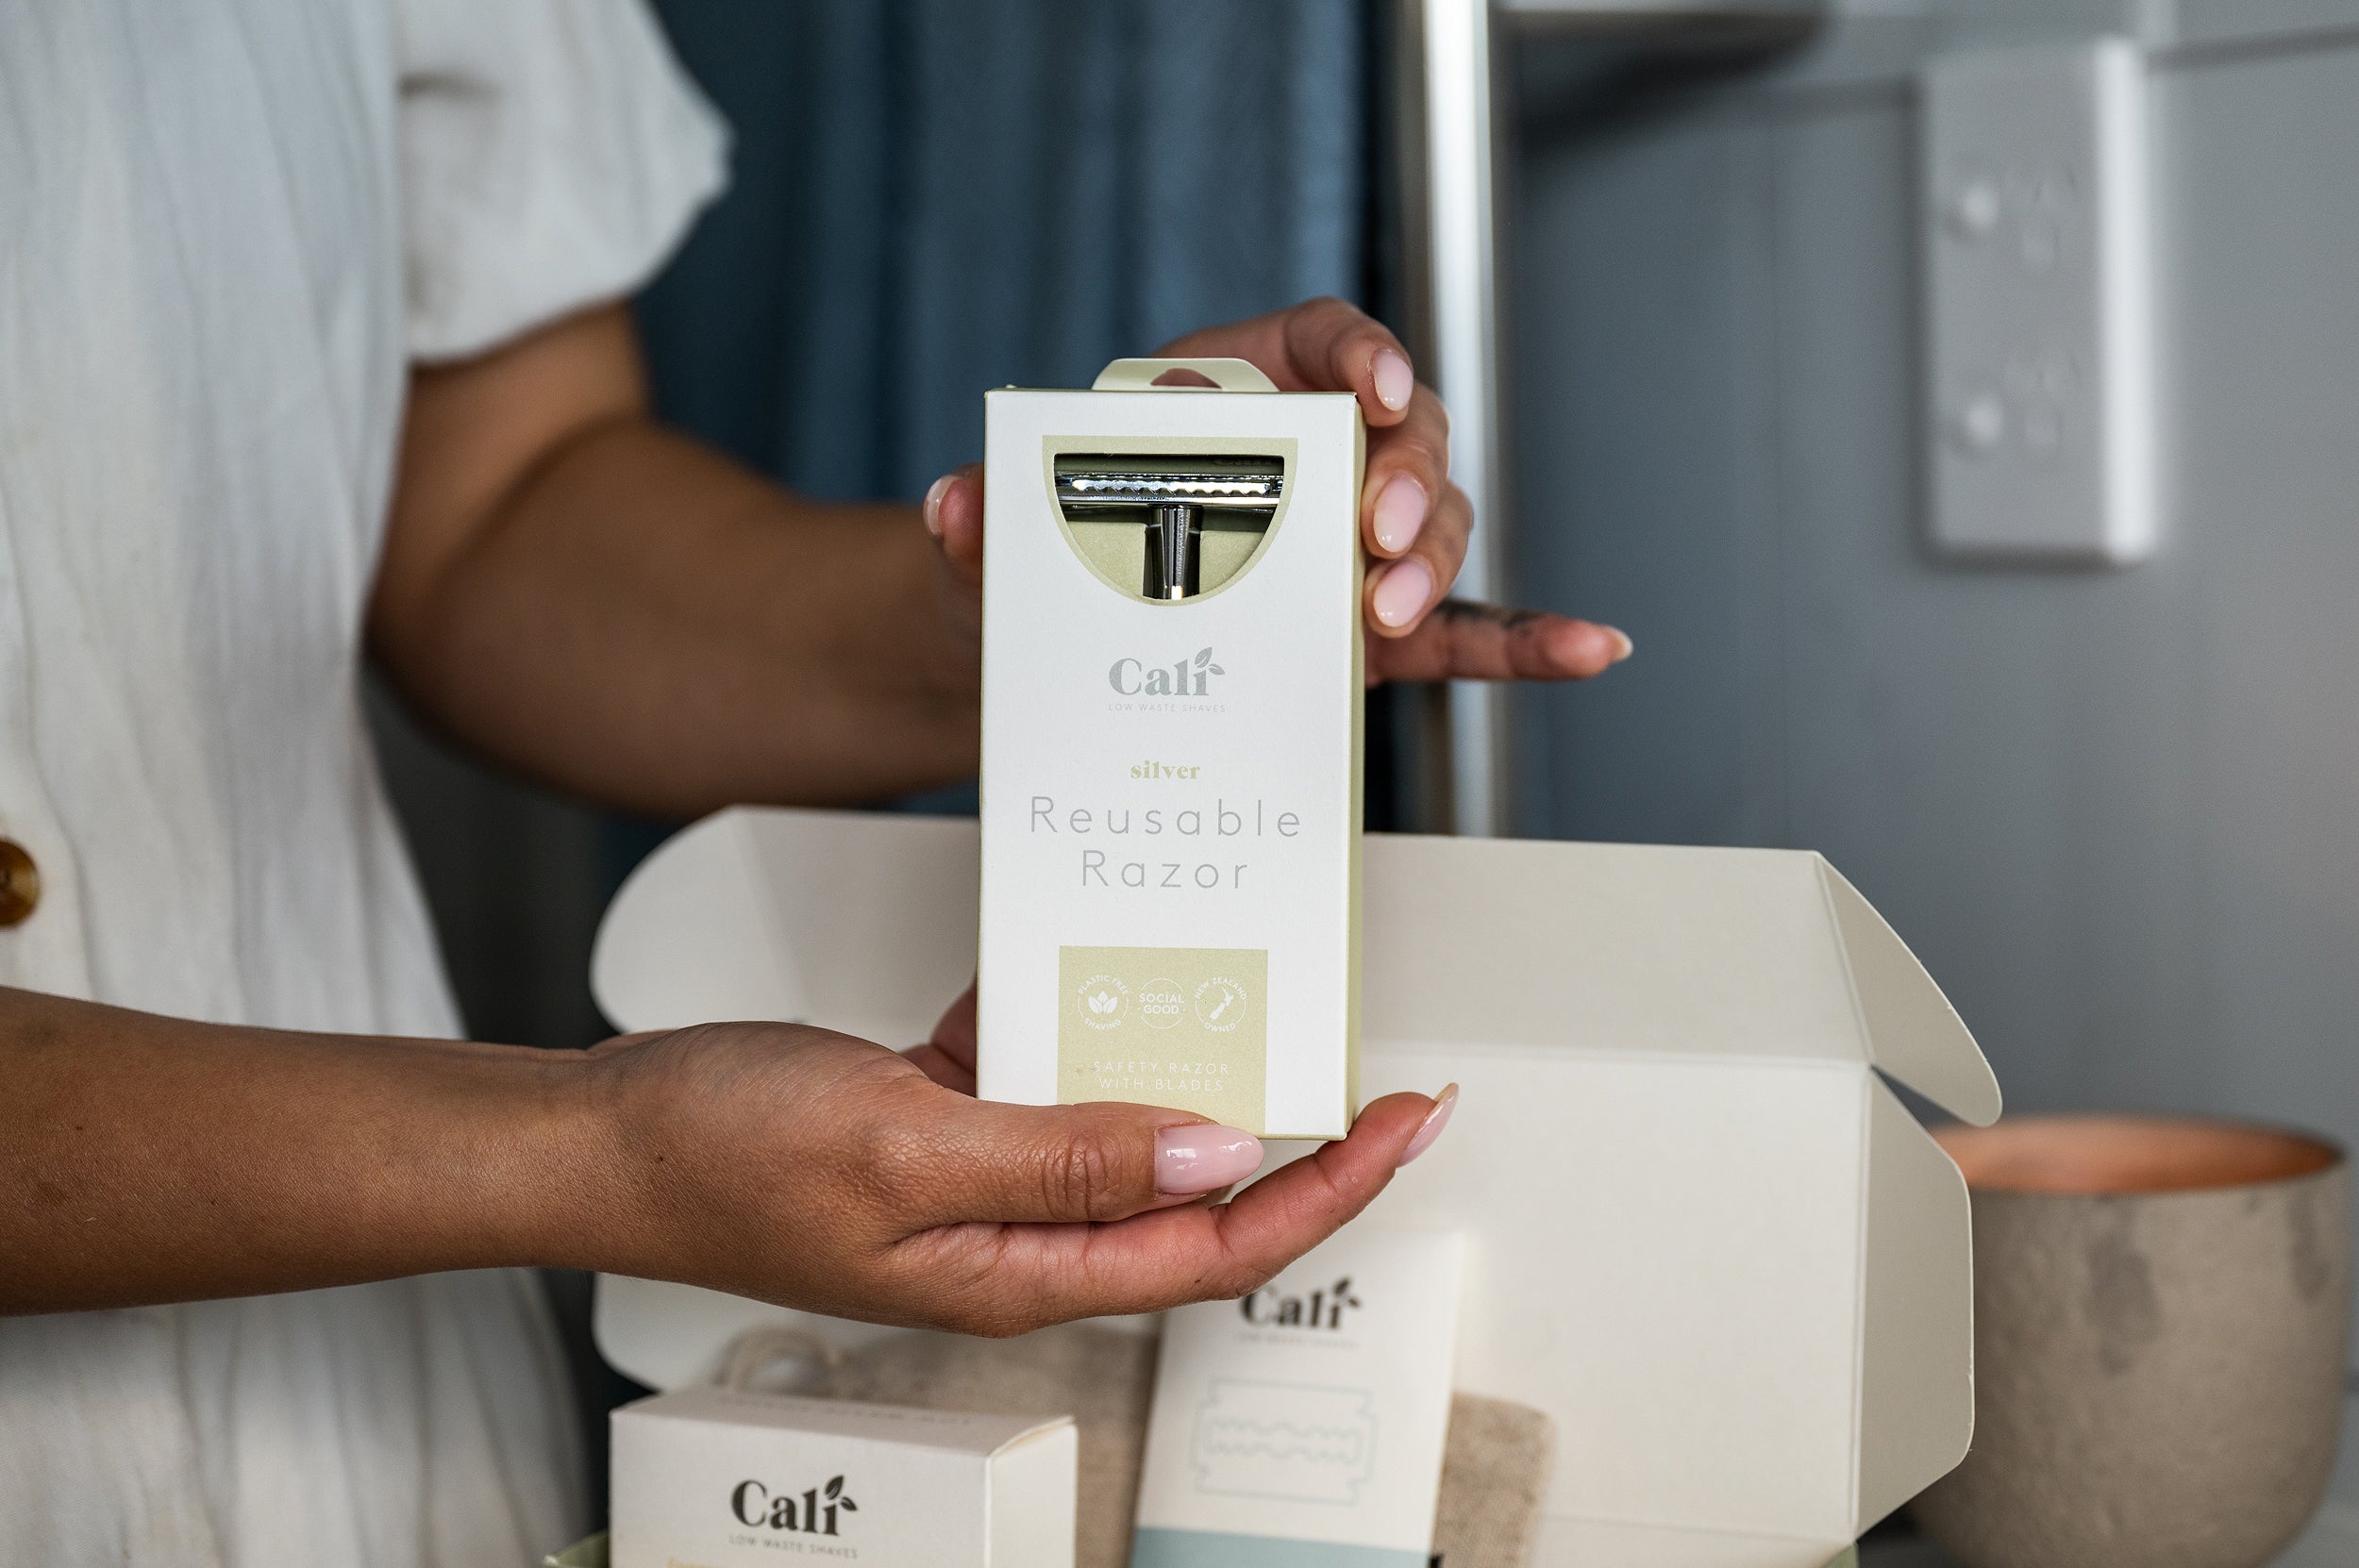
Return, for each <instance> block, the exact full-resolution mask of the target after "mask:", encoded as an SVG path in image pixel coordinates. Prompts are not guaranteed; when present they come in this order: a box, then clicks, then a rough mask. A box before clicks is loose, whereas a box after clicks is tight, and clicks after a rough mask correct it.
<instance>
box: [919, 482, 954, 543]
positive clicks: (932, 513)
mask: <svg viewBox="0 0 2359 1568" xmlns="http://www.w3.org/2000/svg"><path fill="white" fill-rule="evenodd" d="M956 477H957V475H953V474H945V475H943V476H942V477H941V478H939V479H936V480H935V481H934V482H933V484H932V485H931V486H929V488H928V489H927V491H926V505H925V508H924V510H925V514H926V531H927V532H928V533H929V534H931V535H933V536H934V537H935V538H936V539H940V538H941V537H942V498H943V497H944V496H945V495H947V494H949V493H950V482H951V481H952V480H953V479H955V478H956Z"/></svg>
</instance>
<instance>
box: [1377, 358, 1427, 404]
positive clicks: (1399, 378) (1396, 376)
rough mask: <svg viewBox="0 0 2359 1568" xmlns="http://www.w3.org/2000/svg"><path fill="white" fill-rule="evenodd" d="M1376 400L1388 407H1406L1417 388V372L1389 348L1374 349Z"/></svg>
mask: <svg viewBox="0 0 2359 1568" xmlns="http://www.w3.org/2000/svg"><path fill="white" fill-rule="evenodd" d="M1374 368H1375V372H1376V400H1377V401H1378V402H1379V403H1381V404H1383V405H1384V407H1386V408H1388V409H1406V408H1407V407H1409V398H1410V394H1411V393H1413V392H1415V391H1416V390H1417V374H1416V372H1414V371H1413V370H1411V369H1410V368H1409V361H1408V360H1406V359H1402V358H1401V357H1400V356H1399V355H1397V354H1396V353H1394V352H1393V351H1392V350H1391V349H1389V348H1380V349H1378V350H1377V351H1376V364H1375V367H1374Z"/></svg>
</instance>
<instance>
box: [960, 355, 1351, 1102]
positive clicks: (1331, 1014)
mask: <svg viewBox="0 0 2359 1568" xmlns="http://www.w3.org/2000/svg"><path fill="white" fill-rule="evenodd" d="M1174 369H1185V370H1189V371H1193V372H1195V373H1196V374H1197V375H1200V376H1203V377H1205V378H1208V379H1210V380H1212V381H1213V382H1214V383H1215V385H1214V386H1213V387H1202V386H1185V387H1172V386H1157V385H1154V384H1153V382H1154V378H1155V377H1156V376H1157V375H1163V374H1165V373H1167V372H1170V371H1172V370H1174ZM984 407H985V425H986V438H985V452H986V458H987V464H986V469H985V480H984V516H985V525H984V545H983V549H984V573H983V741H982V781H981V792H982V809H981V818H982V926H981V942H980V959H979V998H978V1000H979V1017H978V1030H979V1040H978V1051H977V1060H978V1064H979V1080H980V1081H979V1092H980V1093H981V1094H982V1096H983V1097H984V1098H986V1099H993V1100H1006V1101H1014V1102H1019V1103H1023V1104H1030V1105H1060V1104H1062V1105H1075V1104H1080V1103H1083V1102H1087V1101H1093V1100H1130V1101H1137V1102H1141V1103H1144V1104H1148V1105H1161V1106H1170V1107H1174V1108H1177V1109H1184V1110H1191V1111H1195V1112H1197V1113H1198V1114H1201V1115H1204V1116H1208V1117H1211V1118H1213V1120H1214V1121H1217V1122H1221V1123H1224V1124H1226V1125H1227V1126H1234V1127H1240V1128H1243V1129H1244V1130H1246V1131H1248V1132H1253V1133H1259V1134H1262V1135H1263V1136H1267V1137H1282V1138H1340V1137H1342V1136H1343V1135H1344V1134H1345V1133H1346V1132H1347V1130H1349V1127H1350V1125H1351V1118H1352V1116H1353V1114H1354V1112H1355V1111H1356V1110H1357V1109H1358V1098H1357V1092H1358V1085H1357V1075H1356V1063H1357V1055H1358V1033H1359V1027H1358V1026H1359V1019H1358V1009H1359V990H1360V987H1359V900H1360V886H1359V884H1360V876H1359V867H1360V778H1361V732H1360V719H1361V704H1362V695H1363V689H1364V680H1363V676H1362V664H1361V658H1362V649H1361V581H1362V571H1363V559H1362V555H1361V548H1360V483H1361V472H1362V467H1363V462H1364V429H1363V426H1362V424H1361V418H1360V409H1359V404H1358V402H1357V401H1356V400H1355V399H1354V398H1353V397H1352V396H1351V395H1349V394H1348V393H1341V392H1336V393H1308V392H1290V393H1281V392H1278V391H1277V390H1276V389H1275V388H1274V387H1273V386H1272V385H1271V384H1270V382H1269V381H1268V379H1267V378H1266V377H1264V376H1263V375H1262V374H1261V372H1260V371H1258V370H1256V369H1254V368H1253V367H1252V366H1251V365H1249V364H1246V363H1245V362H1244V361H1242V360H1234V359H1192V360H1159V359H1125V360H1117V361H1115V362H1114V364H1113V365H1111V366H1109V367H1108V368H1107V371H1106V373H1105V374H1104V375H1101V376H1099V377H1098V380H1097V384H1096V389H1095V390H1093V391H1090V392H1025V391H1018V390H1014V389H1009V390H1006V391H999V392H991V393H989V394H988V396H987V397H986V399H985V405H984Z"/></svg>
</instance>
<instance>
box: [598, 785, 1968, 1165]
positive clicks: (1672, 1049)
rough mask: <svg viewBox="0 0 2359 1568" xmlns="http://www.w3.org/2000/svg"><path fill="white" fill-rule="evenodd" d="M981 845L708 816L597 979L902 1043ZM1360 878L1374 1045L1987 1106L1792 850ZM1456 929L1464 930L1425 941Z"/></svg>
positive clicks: (628, 923)
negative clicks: (1789, 1067) (1899, 1093)
mask: <svg viewBox="0 0 2359 1568" xmlns="http://www.w3.org/2000/svg"><path fill="white" fill-rule="evenodd" d="M978 864H979V860H978V849H977V835H976V827H975V824H974V823H973V822H971V821H966V820H963V819H949V818H932V817H912V816H899V815H891V814H875V813H862V812H850V811H805V810H790V809H761V808H744V807H741V808H737V809H731V810H728V811H723V812H720V813H718V814H717V815H715V816H712V817H709V818H707V819H705V820H704V821H703V822H700V823H698V824H696V825H695V826H693V827H691V828H689V829H687V830H686V831H685V832H683V833H681V834H680V835H678V837H676V838H675V839H673V840H672V841H671V842H668V843H666V844H665V845H664V846H663V848H662V849H661V851H659V852H658V853H657V854H656V855H654V856H652V857H651V858H649V859H648V860H647V861H646V862H645V863H644V864H643V865H642V866H641V867H640V868H639V869H638V870H637V871H636V872H634V873H633V874H632V875H631V876H630V878H629V880H628V881H627V882H626V883H625V884H624V885H623V889H622V891H621V892H619V893H617V894H616V896H615V899H614V903H613V905H612V907H611V909H609V910H608V912H607V916H606V920H605V923H604V924H603V925H602V926H600V928H599V931H598V941H597V946H596V950H595V952H594V955H593V957H592V960H591V989H592V992H593V993H594V995H595V996H596V997H597V1000H598V1005H599V1007H600V1008H602V1009H604V1010H605V1012H606V1015H607V1017H608V1018H609V1019H611V1021H612V1022H613V1023H614V1025H615V1026H617V1027H618V1028H625V1029H656V1028H671V1027H676V1026H680V1025H683V1024H692V1023H699V1022H704V1021H707V1020H711V1019H715V1018H777V1019H790V1020H795V1021H800V1022H807V1023H812V1024H818V1025H822V1026H826V1027H828V1028H833V1029H842V1030H845V1032H847V1033H852V1034H858V1035H861V1036H862V1037H863V1038H865V1039H871V1040H878V1041H882V1042H884V1043H889V1044H894V1045H906V1044H912V1043H916V1042H917V1041H920V1040H923V1039H924V1038H925V1037H926V1034H927V1032H928V1030H929V1029H930V1028H931V1027H932V1026H933V1022H934V1020H935V1019H936V1018H937V1017H939V1016H940V1014H941V1012H942V1009H943V1008H944V1007H945V1006H946V1005H948V1003H949V1002H950V1000H951V999H952V998H953V997H955V996H956V995H957V994H958V993H959V991H960V989H961V988H962V987H963V986H964V985H965V984H966V982H967V981H968V979H970V978H971V977H972V976H973V974H974V964H975V934H976V923H977V911H976V892H975V890H976V886H977V877H978V870H977V867H978ZM1363 876H1364V884H1363V886H1364V907H1365V909H1366V913H1365V915H1364V957H1363V962H1362V976H1363V985H1364V995H1363V999H1362V1030H1363V1034H1364V1038H1366V1039H1368V1040H1370V1041H1380V1040H1400V1041H1431V1040H1466V1041H1481V1042H1485V1043H1494V1044H1531V1045H1548V1046H1551V1047H1554V1048H1558V1049H1574V1050H1603V1051H1621V1052H1661V1053H1666V1054H1673V1055H1689V1056H1698V1055H1701V1056H1753V1057H1791V1058H1797V1059H1852V1060H1863V1061H1871V1062H1874V1063H1875V1064H1876V1065H1877V1066H1879V1067H1881V1068H1882V1069H1883V1070H1884V1071H1886V1072H1888V1073H1890V1074H1891V1075H1892V1076H1894V1077H1896V1078H1898V1079H1899V1080H1900V1081H1901V1082H1903V1083H1905V1084H1907V1085H1908V1086H1909V1087H1910V1088H1912V1089H1915V1090H1916V1091H1918V1092H1919V1093H1923V1094H1926V1095H1927V1096H1929V1097H1930V1098H1932V1099H1933V1100H1934V1101H1936V1102H1937V1103H1939V1104H1940V1105H1941V1106H1942V1107H1943V1108H1944V1109H1948V1110H1949V1111H1951V1112H1953V1113H1955V1114H1956V1115H1958V1116H1960V1117H1963V1118H1964V1119H1966V1120H1967V1121H1970V1122H1976V1123H1986V1122H1989V1121H1991V1120H1993V1119H1995V1118H1996V1117H1997V1115H1998V1113H1999V1087H1998V1082H1997V1080H1996V1079H1995V1078H1994V1077H1993V1076H1991V1072H1990V1068H1989V1065H1988V1064H1987V1063H1986V1062H1984V1061H1983V1057H1982V1053H1981V1052H1980V1051H1979V1050H1978V1049H1977V1048H1976V1047H1975V1044H1974V1040H1973V1037H1972V1036H1971V1035H1970V1034H1968V1033H1967V1032H1966V1026H1965V1025H1964V1024H1963V1023H1961V1022H1960V1021H1959V1019H1958V1016H1957V1013H1956V1011H1955V1010H1954V1009H1951V1008H1950V1006H1949V1002H1948V1000H1947V999H1946V998H1945V997H1943V995H1942V994H1941V991H1940V988H1939V987H1937V986H1935V985H1934V984H1933V982H1932V977H1931V976H1928V975H1927V974H1926V973H1925V971H1924V969H1923V967H1922V966H1921V965H1919V964H1918V963H1917V961H1916V958H1915V956H1914V955H1912V954H1911V953H1910V952H1909V950H1908V948H1907V947H1906V946H1904V945H1903V944H1902V943H1901V942H1900V939H1899V937H1897V936H1895V935H1894V934H1893V932H1892V928H1891V927H1890V926H1886V925H1885V924H1884V923H1883V921H1882V918H1881V917H1879V916H1878V915H1877V913H1876V911H1875V910H1874V909H1872V908H1870V907H1869V906H1868V904H1867V901H1866V900H1865V899H1864V898H1862V897H1861V896H1860V895H1859V893H1858V892H1856V891H1855V890H1853V888H1852V887H1851V885H1850V884H1849V882H1847V881H1845V880H1844V879H1843V877H1842V876H1840V875H1838V874H1837V873H1836V872H1835V871H1834V870H1833V869H1832V867H1830V866H1829V865H1828V864H1827V862H1826V861H1825V860H1824V859H1822V858H1821V857H1819V856H1817V855H1815V854H1813V853H1810V852H1808V851H1803V850H1782V849H1693V848H1676V847H1674V848H1666V847H1662V846H1656V845H1633V844H1597V843H1540V842H1518V841H1511V840H1498V839H1488V840H1482V839H1444V838H1425V837H1417V836H1412V835H1400V834H1371V835H1369V836H1368V839H1367V842H1366V848H1365V855H1364V869H1363ZM813 889H817V890H822V891H821V892H820V893H819V895H818V896H811V895H810V890H813ZM1462 928H1472V929H1480V930H1481V932H1482V933H1483V934H1482V940H1481V941H1477V942H1442V941H1436V940H1435V935H1436V933H1437V932H1447V931H1453V930H1458V929H1462Z"/></svg>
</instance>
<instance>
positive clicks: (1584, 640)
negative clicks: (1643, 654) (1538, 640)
mask: <svg viewBox="0 0 2359 1568" xmlns="http://www.w3.org/2000/svg"><path fill="white" fill-rule="evenodd" d="M1553 642H1554V644H1555V646H1554V647H1553V648H1552V649H1551V653H1552V654H1553V660H1552V661H1553V662H1554V663H1555V664H1556V666H1557V667H1558V668H1559V669H1560V670H1562V671H1563V672H1564V674H1565V675H1567V676H1571V677H1572V678H1574V679H1576V680H1585V679H1587V678H1588V677H1589V676H1596V675H1602V674H1603V673H1604V672H1605V671H1607V670H1609V669H1611V668H1612V667H1613V666H1614V665H1616V664H1619V663H1620V662H1621V661H1622V660H1623V659H1628V658H1629V657H1630V656H1631V640H1630V635H1629V633H1627V632H1625V631H1623V630H1622V629H1621V628H1620V627H1618V626H1598V625H1597V624H1595V623H1594V622H1589V621H1568V622H1565V623H1564V626H1563V629H1562V630H1560V631H1559V632H1558V634H1557V635H1556V637H1555V638H1554V639H1553Z"/></svg>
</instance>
